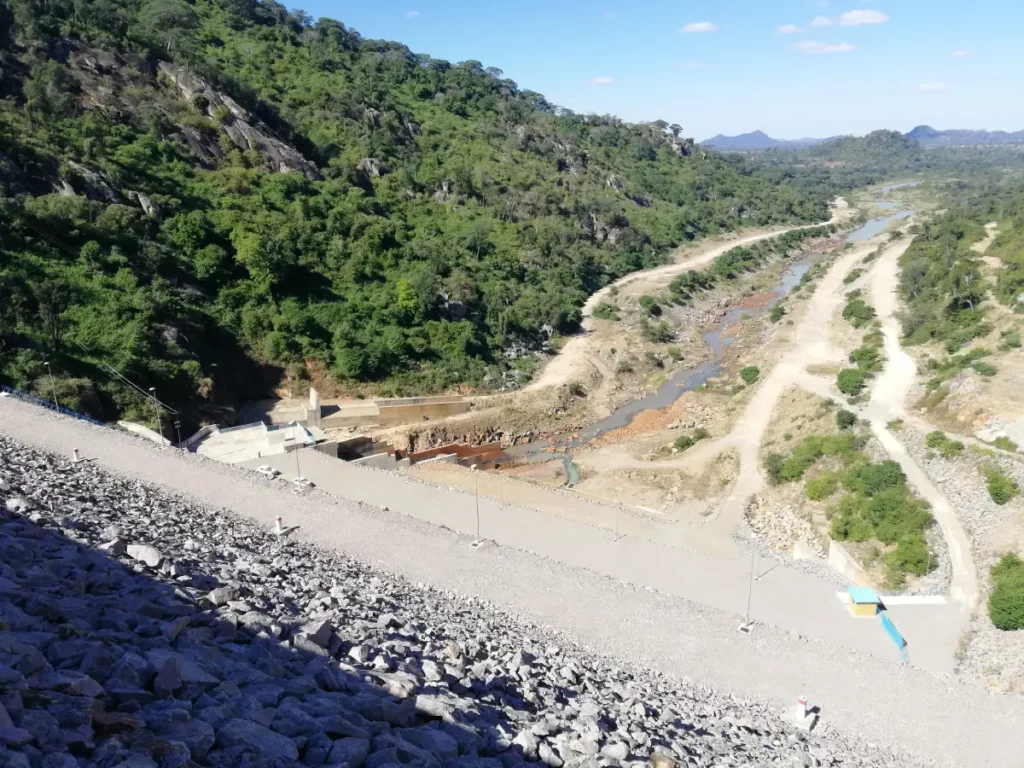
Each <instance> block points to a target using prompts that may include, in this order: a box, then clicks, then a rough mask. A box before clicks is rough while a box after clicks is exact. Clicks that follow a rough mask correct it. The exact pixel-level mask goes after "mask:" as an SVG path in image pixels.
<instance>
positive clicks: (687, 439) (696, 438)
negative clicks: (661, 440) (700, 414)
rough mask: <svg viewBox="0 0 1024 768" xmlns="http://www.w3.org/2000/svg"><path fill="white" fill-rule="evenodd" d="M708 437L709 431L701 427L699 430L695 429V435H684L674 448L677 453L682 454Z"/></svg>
mask: <svg viewBox="0 0 1024 768" xmlns="http://www.w3.org/2000/svg"><path fill="white" fill-rule="evenodd" d="M707 436H708V431H707V430H706V429H704V427H700V428H699V429H695V430H694V431H693V434H690V435H683V436H682V437H680V438H679V439H678V440H676V442H675V444H674V447H675V449H676V450H677V451H679V452H680V453H682V452H683V451H685V450H687V449H688V448H692V447H693V446H695V445H696V444H697V443H699V442H700V441H701V440H703V439H705V438H706V437H707Z"/></svg>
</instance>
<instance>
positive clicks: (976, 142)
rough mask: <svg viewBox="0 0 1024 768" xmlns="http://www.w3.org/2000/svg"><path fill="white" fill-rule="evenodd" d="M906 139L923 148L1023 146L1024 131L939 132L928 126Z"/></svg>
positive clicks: (912, 133) (917, 128) (921, 127)
mask: <svg viewBox="0 0 1024 768" xmlns="http://www.w3.org/2000/svg"><path fill="white" fill-rule="evenodd" d="M906 136H907V138H908V139H916V140H917V141H919V142H921V145H922V146H925V147H964V146H969V147H977V146H984V145H990V144H1024V131H1016V132H1015V133H1009V132H1007V131H971V130H948V131H939V130H936V129H935V128H932V127H931V126H930V125H919V126H917V127H916V128H915V129H914V130H912V131H910V133H907V134H906Z"/></svg>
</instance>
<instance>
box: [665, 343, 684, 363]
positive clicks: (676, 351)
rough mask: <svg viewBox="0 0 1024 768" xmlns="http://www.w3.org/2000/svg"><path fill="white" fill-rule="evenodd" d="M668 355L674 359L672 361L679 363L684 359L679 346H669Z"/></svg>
mask: <svg viewBox="0 0 1024 768" xmlns="http://www.w3.org/2000/svg"><path fill="white" fill-rule="evenodd" d="M668 356H669V357H670V358H671V359H672V362H674V363H678V362H679V361H680V360H682V359H683V351H682V350H681V349H680V348H679V347H669V348H668Z"/></svg>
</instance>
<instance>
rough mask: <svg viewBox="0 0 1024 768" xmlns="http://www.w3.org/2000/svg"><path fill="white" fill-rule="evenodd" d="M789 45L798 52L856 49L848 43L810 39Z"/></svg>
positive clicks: (848, 51)
mask: <svg viewBox="0 0 1024 768" xmlns="http://www.w3.org/2000/svg"><path fill="white" fill-rule="evenodd" d="M789 47H790V48H792V49H793V50H794V51H800V53H852V52H853V51H856V50H857V46H855V45H850V44H849V43H818V42H814V41H811V40H806V41H804V42H802V43H794V44H793V45H791V46H789Z"/></svg>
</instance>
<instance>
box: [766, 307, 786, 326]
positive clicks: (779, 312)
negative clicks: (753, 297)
mask: <svg viewBox="0 0 1024 768" xmlns="http://www.w3.org/2000/svg"><path fill="white" fill-rule="evenodd" d="M785 316H786V308H785V307H784V306H782V305H781V304H776V305H775V306H774V307H772V311H771V312H770V313H769V314H768V319H769V320H771V321H772V322H773V323H777V322H779V320H781V319H782V318H783V317H785Z"/></svg>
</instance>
